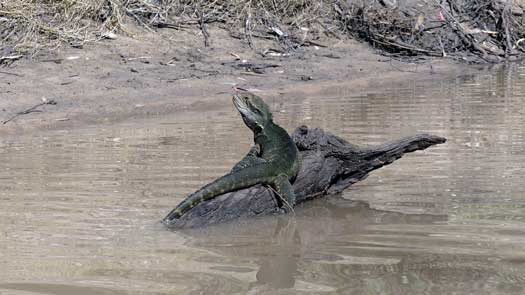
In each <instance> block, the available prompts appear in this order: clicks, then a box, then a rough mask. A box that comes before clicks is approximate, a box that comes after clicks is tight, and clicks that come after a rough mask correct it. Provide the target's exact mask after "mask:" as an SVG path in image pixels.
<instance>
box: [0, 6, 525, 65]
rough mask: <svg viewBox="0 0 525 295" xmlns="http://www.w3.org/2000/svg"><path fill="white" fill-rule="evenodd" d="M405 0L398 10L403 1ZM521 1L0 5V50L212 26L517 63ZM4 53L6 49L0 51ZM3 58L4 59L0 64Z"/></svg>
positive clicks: (292, 46)
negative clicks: (136, 29) (135, 30)
mask: <svg viewBox="0 0 525 295" xmlns="http://www.w3.org/2000/svg"><path fill="white" fill-rule="evenodd" d="M401 3H402V4H401ZM523 5H525V3H523V1H506V0H407V1H403V2H401V1H384V0H367V1H365V0H345V1H343V0H321V1H314V0H285V1H273V0H258V1H254V0H248V1H239V0H216V1H205V0H192V1H190V0H85V1H76V0H68V1H36V0H31V1H27V0H0V52H3V55H5V56H18V55H19V54H27V53H32V52H35V51H38V50H39V49H42V48H54V47H56V46H59V45H61V44H64V43H66V44H69V45H71V46H74V47H82V46H83V44H85V43H87V42H93V41H97V40H101V39H114V38H116V36H117V33H119V34H128V35H131V33H129V31H130V30H129V29H128V27H127V26H129V25H130V24H131V23H133V22H135V23H136V24H138V25H139V26H141V27H143V28H145V29H146V30H148V31H154V30H159V29H161V28H171V29H176V30H180V29H184V28H190V27H194V28H196V29H198V30H200V32H201V35H202V38H203V42H204V46H205V47H209V46H210V44H211V43H212V40H213V36H212V34H211V31H210V30H209V27H210V26H211V25H217V26H220V27H222V28H225V29H227V30H229V31H230V35H231V36H232V37H235V38H239V39H242V40H244V41H245V42H246V43H247V44H248V45H249V46H250V47H251V48H253V49H254V50H258V49H257V48H256V43H255V42H254V40H255V39H256V38H259V39H261V38H262V39H270V40H274V41H275V42H276V44H278V46H279V47H280V48H279V49H278V50H277V51H276V52H279V54H280V56H281V55H282V56H287V55H288V53H290V52H293V51H296V50H299V49H300V48H301V47H304V46H317V47H320V46H326V45H323V44H322V42H319V41H318V40H319V39H321V38H323V37H329V38H334V37H335V38H345V37H352V38H357V39H359V40H362V41H366V42H368V43H370V44H371V45H372V46H374V47H375V48H377V49H379V50H380V52H381V53H383V54H386V55H390V56H395V57H396V56H401V57H407V56H408V57H410V56H436V57H448V58H454V59H458V60H464V61H467V62H500V61H503V60H513V59H517V58H518V57H519V56H520V55H521V54H522V53H523V52H524V51H525V45H524V44H523V43H524V41H525V31H524V26H523V22H522V18H523ZM6 52H7V53H6ZM3 62H7V60H3Z"/></svg>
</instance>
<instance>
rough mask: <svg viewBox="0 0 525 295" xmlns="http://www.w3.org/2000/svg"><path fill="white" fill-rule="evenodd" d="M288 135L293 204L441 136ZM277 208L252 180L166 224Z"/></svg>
mask: <svg viewBox="0 0 525 295" xmlns="http://www.w3.org/2000/svg"><path fill="white" fill-rule="evenodd" d="M292 139H293V140H294V142H295V144H296V145H297V147H298V149H299V152H300V154H299V157H300V159H301V169H300V171H299V173H298V174H297V178H296V180H295V182H294V183H293V188H294V192H295V195H296V198H297V204H299V203H302V202H305V201H308V200H311V199H314V198H319V197H322V196H327V195H333V194H338V193H340V192H342V191H343V190H345V189H346V188H348V187H349V186H350V185H352V184H354V183H356V182H358V181H360V180H363V179H364V178H366V177H367V176H368V174H369V173H370V172H371V171H373V170H375V169H378V168H381V167H383V166H385V165H388V164H390V163H392V162H394V161H395V160H397V159H399V158H401V157H402V156H403V155H404V154H405V153H410V152H413V151H417V150H424V149H426V148H428V147H430V146H433V145H436V144H441V143H444V142H445V141H446V139H445V138H443V137H439V136H435V135H430V134H417V135H414V136H409V137H405V138H402V139H399V140H395V141H391V142H387V143H384V144H381V145H378V146H371V147H359V146H357V145H354V144H351V143H349V142H347V141H346V140H344V139H342V138H340V137H338V136H335V135H333V134H331V133H329V132H325V131H323V130H322V129H318V128H313V129H309V128H308V127H306V126H300V127H298V128H297V129H296V130H295V131H294V133H293V134H292ZM281 212H282V209H280V208H279V202H278V201H277V198H276V197H275V196H274V193H273V191H272V189H271V188H268V187H266V186H264V185H255V186H252V187H249V188H246V189H242V190H238V191H235V192H230V193H226V194H223V195H220V196H218V197H216V198H214V199H212V200H210V201H208V202H205V203H201V204H199V205H197V206H196V207H194V208H192V209H191V210H190V211H189V212H188V213H186V214H185V215H183V216H182V217H181V218H180V219H179V220H177V221H176V222H175V223H172V224H171V225H169V226H168V227H169V228H170V229H184V228H193V227H202V226H208V225H212V224H217V223H223V222H227V221H231V220H235V219H238V218H248V217H255V216H262V215H268V214H276V213H281Z"/></svg>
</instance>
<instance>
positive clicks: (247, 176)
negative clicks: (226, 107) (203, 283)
mask: <svg viewBox="0 0 525 295" xmlns="http://www.w3.org/2000/svg"><path fill="white" fill-rule="evenodd" d="M236 91H237V92H236V93H235V94H234V95H233V104H234V105H235V108H236V109H237V110H238V111H239V113H240V114H241V117H242V120H243V121H244V123H245V124H246V126H248V128H250V129H251V130H252V131H253V134H254V142H255V145H254V146H253V147H252V148H251V149H250V151H249V152H248V154H247V155H246V156H245V157H244V158H243V159H242V160H241V161H240V162H238V163H237V164H236V165H235V166H234V167H233V168H232V170H231V171H230V172H229V173H228V174H226V175H224V176H222V177H220V178H218V179H216V180H215V181H213V182H211V183H209V184H207V185H205V186H204V187H202V188H201V189H199V190H198V191H196V192H194V193H193V194H190V195H189V196H188V197H187V198H186V199H184V200H183V201H182V202H181V203H180V204H179V205H178V206H177V207H176V208H175V209H173V210H172V211H171V212H170V213H169V214H168V215H167V216H166V217H165V218H164V219H163V223H164V224H166V225H168V226H169V225H171V224H173V223H175V222H176V221H177V219H179V218H180V217H182V216H183V215H184V214H185V213H187V212H188V211H189V210H190V209H191V208H193V207H195V206H197V205H198V204H200V203H202V202H206V201H208V200H211V199H213V198H215V197H217V196H218V195H221V194H224V193H228V192H232V191H236V190H239V189H242V188H246V187H250V186H252V185H255V184H265V185H270V186H271V187H272V188H273V189H274V190H275V191H276V192H277V195H278V200H279V203H280V204H281V209H282V210H283V211H285V212H288V211H290V210H292V208H293V206H294V205H295V195H294V191H293V189H292V185H291V183H290V181H293V180H294V178H295V177H296V175H297V172H298V171H299V165H300V163H299V158H298V155H299V151H298V150H297V147H296V145H295V143H294V142H293V140H292V139H291V138H290V136H289V135H288V133H287V132H286V130H284V129H283V128H282V127H280V126H279V125H277V124H275V123H274V122H273V118H272V113H271V111H270V108H269V107H268V105H267V104H266V103H265V102H264V101H263V100H262V99H261V98H260V97H258V96H257V95H255V94H253V93H251V92H248V91H246V90H244V89H240V88H236Z"/></svg>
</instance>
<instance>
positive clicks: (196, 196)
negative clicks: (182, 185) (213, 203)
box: [163, 164, 273, 225]
mask: <svg viewBox="0 0 525 295" xmlns="http://www.w3.org/2000/svg"><path fill="white" fill-rule="evenodd" d="M271 170H273V169H272V168H271V165H268V164H259V165H255V166H251V167H246V168H244V169H242V170H239V171H236V172H233V173H230V174H226V175H224V176H222V177H220V178H218V179H217V180H215V181H214V182H212V183H210V184H207V185H205V186H204V187H202V188H201V189H200V190H198V191H196V192H194V193H193V194H191V195H189V196H188V197H187V198H186V199H184V200H183V201H182V202H181V203H180V204H179V205H177V207H175V209H173V210H172V211H171V212H170V213H169V214H168V215H167V216H166V217H164V219H163V223H164V224H167V225H169V224H171V223H173V222H175V221H176V219H179V218H180V217H181V216H182V215H184V214H185V213H186V212H188V211H189V210H190V209H191V208H193V207H195V206H197V205H198V204H200V203H203V202H206V201H208V200H211V199H213V198H215V197H217V196H218V195H221V194H224V193H228V192H232V191H236V190H239V189H242V188H246V187H249V186H252V185H255V184H258V183H269V182H270V181H271V180H272V179H273V175H272V172H271Z"/></svg>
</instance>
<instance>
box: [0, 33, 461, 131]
mask: <svg viewBox="0 0 525 295" xmlns="http://www.w3.org/2000/svg"><path fill="white" fill-rule="evenodd" d="M209 32H210V41H211V42H212V43H211V44H212V46H210V47H204V46H202V44H201V42H202V40H201V39H200V38H195V36H196V35H198V34H199V33H200V31H199V30H198V29H197V28H194V29H186V30H184V31H178V32H177V34H173V33H172V32H171V31H160V32H157V33H142V34H141V35H140V36H139V35H137V36H136V37H134V38H131V37H126V36H120V35H118V36H115V38H114V39H108V40H105V41H101V42H98V43H94V44H91V45H89V46H86V47H84V48H83V49H75V48H70V47H62V48H59V49H56V50H52V51H50V50H48V51H41V52H40V53H38V54H36V55H34V56H33V57H32V58H31V59H23V60H20V61H17V62H16V63H14V64H12V65H11V66H10V67H4V68H1V69H0V76H1V77H2V79H1V81H0V84H1V85H2V86H1V87H0V95H1V96H2V98H3V99H2V100H1V101H0V111H1V112H0V116H1V120H2V121H3V122H5V121H7V120H8V119H10V118H12V117H13V116H15V115H16V114H17V113H19V112H23V111H25V110H27V109H30V108H31V107H33V106H35V105H37V104H39V103H41V102H42V99H46V100H48V101H49V100H53V101H55V102H56V105H44V106H41V107H39V108H37V109H36V110H37V111H38V112H28V113H27V114H21V115H20V116H17V117H16V118H14V119H13V120H11V121H9V122H7V123H6V124H3V125H2V126H1V128H0V134H18V133H24V132H27V131H31V130H35V129H42V128H45V129H48V128H74V127H75V126H81V125H85V124H96V123H104V122H105V123H111V122H117V121H121V120H126V119H134V118H145V117H152V116H158V115H163V114H175V113H177V112H180V111H185V110H189V109H191V110H203V111H204V110H206V109H210V108H215V109H216V108H224V107H227V108H230V107H231V103H230V99H231V93H232V86H234V85H236V86H239V87H244V88H248V89H251V90H253V91H256V92H259V93H260V94H261V95H263V96H264V97H266V98H279V97H281V98H283V99H284V98H286V97H287V96H288V95H294V96H300V95H301V93H304V92H308V93H315V92H319V91H321V89H322V91H326V89H327V88H328V89H329V88H330V87H329V86H330V85H337V84H341V83H342V84H345V85H348V84H350V85H352V86H353V87H354V88H355V90H356V91H360V90H365V89H366V88H369V87H374V86H378V85H384V84H385V83H387V84H388V83H396V82H401V81H405V80H407V79H422V78H425V79H428V78H430V77H432V76H434V75H455V73H457V72H463V71H464V69H463V68H464V66H463V65H461V64H458V63H456V62H454V61H451V60H447V59H434V60H424V61H421V62H403V61H400V60H397V59H392V58H389V57H385V56H383V55H380V54H378V53H377V52H376V51H375V50H374V49H373V48H371V47H370V46H369V45H367V44H363V43H359V42H357V41H354V40H350V39H347V40H337V39H330V38H326V39H321V40H318V44H317V45H310V46H305V47H302V48H299V49H298V50H296V51H294V52H292V53H283V52H279V51H277V50H275V51H272V48H273V46H274V43H273V42H271V41H267V42H265V43H260V44H259V46H260V47H261V49H263V50H265V51H267V54H266V55H265V56H262V55H260V54H257V53H256V52H254V51H253V50H252V49H251V48H249V46H247V45H246V44H245V43H244V42H243V41H242V40H235V39H232V38H227V36H228V32H227V31H226V30H223V29H220V28H210V30H209Z"/></svg>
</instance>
